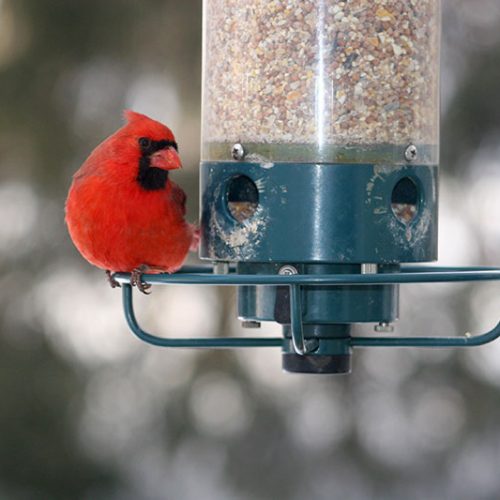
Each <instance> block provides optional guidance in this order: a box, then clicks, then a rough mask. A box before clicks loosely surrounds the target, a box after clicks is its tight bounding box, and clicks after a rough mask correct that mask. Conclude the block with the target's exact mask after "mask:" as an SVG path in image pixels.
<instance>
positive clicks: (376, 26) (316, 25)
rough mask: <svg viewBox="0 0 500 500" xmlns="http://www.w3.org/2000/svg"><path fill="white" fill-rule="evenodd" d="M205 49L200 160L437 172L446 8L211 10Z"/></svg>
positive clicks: (229, 3) (303, 0) (265, 3)
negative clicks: (237, 148)
mask: <svg viewBox="0 0 500 500" xmlns="http://www.w3.org/2000/svg"><path fill="white" fill-rule="evenodd" d="M203 39H204V40H203V99H202V101H203V103H202V160H212V161H213V160H228V159H231V151H232V148H233V145H234V144H235V143H239V144H241V145H242V146H243V149H244V154H245V158H246V160H247V161H254V160H255V161H259V162H262V161H272V162H303V163H339V162H342V163H348V164H356V163H359V164H361V163H365V164H366V163H375V164H386V165H391V164H395V165H401V164H405V163H407V162H415V163H417V164H422V165H435V164H437V163H438V155H439V54H440V1H439V0H379V1H374V0H350V1H331V0H204V35H203ZM410 146H411V148H412V149H410V150H409V149H408V148H409V147H410Z"/></svg>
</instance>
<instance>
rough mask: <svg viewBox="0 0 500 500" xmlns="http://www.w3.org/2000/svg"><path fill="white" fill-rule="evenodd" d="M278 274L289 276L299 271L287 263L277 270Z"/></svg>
mask: <svg viewBox="0 0 500 500" xmlns="http://www.w3.org/2000/svg"><path fill="white" fill-rule="evenodd" d="M278 274H281V275H285V276H291V275H293V274H299V271H297V268H296V267H294V266H291V265H289V264H287V265H286V266H283V267H282V268H281V269H280V270H279V271H278Z"/></svg>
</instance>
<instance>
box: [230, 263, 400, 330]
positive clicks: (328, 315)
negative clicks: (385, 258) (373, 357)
mask: <svg viewBox="0 0 500 500" xmlns="http://www.w3.org/2000/svg"><path fill="white" fill-rule="evenodd" d="M293 266H294V267H295V269H296V270H297V272H298V273H299V274H300V275H302V274H306V275H318V274H322V275H335V274H337V275H342V274H350V275H353V274H361V266H360V265H359V264H296V263H293ZM281 267H282V265H281V264H253V263H239V264H238V265H237V268H236V269H237V272H238V274H241V275H251V274H254V275H266V274H267V275H269V274H278V273H279V271H280V268H281ZM398 271H399V266H398V265H386V266H379V267H378V268H377V272H378V273H381V274H387V273H394V272H398ZM398 292H399V289H398V286H397V285H374V286H368V285H367V286H363V287H359V286H322V287H318V286H304V287H302V291H301V294H302V303H303V313H302V319H303V322H304V324H319V325H322V324H332V323H337V324H338V323H379V322H383V323H391V322H393V321H395V320H396V319H397V318H398V309H399V293H398ZM238 317H239V318H240V319H241V320H244V321H276V322H277V323H281V324H289V323H290V299H289V290H288V287H287V286H278V287H276V286H243V287H240V288H239V289H238Z"/></svg>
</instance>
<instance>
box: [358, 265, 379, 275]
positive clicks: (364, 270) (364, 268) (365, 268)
mask: <svg viewBox="0 0 500 500" xmlns="http://www.w3.org/2000/svg"><path fill="white" fill-rule="evenodd" d="M377 271H378V265H377V264H361V274H377Z"/></svg>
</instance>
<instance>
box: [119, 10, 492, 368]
mask: <svg viewBox="0 0 500 500" xmlns="http://www.w3.org/2000/svg"><path fill="white" fill-rule="evenodd" d="M439 54H440V1H439V0H418V1H417V0H408V1H405V2H402V1H400V0H384V1H382V2H373V1H372V0H358V1H356V2H347V1H335V2H331V1H326V0H290V1H287V2H284V1H281V0H266V1H262V0H253V1H249V0H205V1H204V37H203V99H202V140H201V156H202V162H201V166H200V177H201V179H200V185H201V187H200V189H201V193H200V195H201V248H200V257H201V258H202V259H205V260H208V261H209V262H210V263H211V264H212V265H213V268H212V267H210V266H207V267H205V268H198V269H189V268H186V269H184V270H183V272H181V273H178V274H176V275H171V276H167V275H150V276H148V275H146V276H145V277H144V279H145V281H146V282H148V283H152V284H156V283H161V284H189V283H197V284H212V285H237V286H238V287H239V289H238V308H239V311H238V314H239V317H240V319H241V320H242V321H243V324H244V326H247V327H258V326H259V324H260V322H262V321H274V322H277V323H280V324H281V325H283V337H282V338H265V337H255V338H246V337H245V338H208V339H167V338H163V337H157V336H153V335H151V334H148V333H147V332H144V331H143V330H142V329H141V328H140V327H139V325H138V324H137V321H136V319H135V316H134V311H133V308H132V291H131V288H130V286H128V285H125V286H124V289H123V293H124V303H125V308H126V314H127V319H128V321H129V324H130V326H131V327H132V329H133V331H134V332H135V333H136V334H137V335H138V336H139V337H141V338H142V339H143V340H146V341H147V342H150V343H153V344H156V345H161V346H171V347H175V346H177V347H258V346H261V347H265V346H276V347H278V346H279V347H281V348H282V352H283V367H284V369H285V370H287V371H290V372H306V373H345V372H349V371H350V367H351V353H352V350H353V348H355V347H360V346H364V347H370V346H415V347H444V346H448V347H451V346H468V345H479V344H483V343H486V342H489V341H491V340H493V339H494V338H496V337H498V336H500V324H499V325H498V326H497V327H496V328H495V329H493V330H492V331H491V332H488V333H486V334H483V335H478V336H475V337H474V336H464V337H458V336H455V337H430V338H429V337H415V338H410V337H395V336H382V335H381V333H384V332H387V331H390V330H391V324H392V323H393V322H394V321H395V320H396V319H397V318H398V293H399V285H400V284H404V283H421V282H445V281H470V280H498V279H500V270H499V269H492V268H443V267H440V268H437V267H429V266H422V265H418V266H417V265H416V264H418V263H425V262H430V261H434V260H436V258H437V208H438V188H437V186H438V163H439ZM214 270H215V272H214ZM121 278H122V281H124V282H125V279H126V275H122V276H121ZM356 323H374V324H375V330H376V332H377V335H376V336H372V337H356V336H351V328H352V325H353V324H356Z"/></svg>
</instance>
